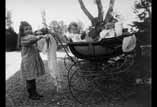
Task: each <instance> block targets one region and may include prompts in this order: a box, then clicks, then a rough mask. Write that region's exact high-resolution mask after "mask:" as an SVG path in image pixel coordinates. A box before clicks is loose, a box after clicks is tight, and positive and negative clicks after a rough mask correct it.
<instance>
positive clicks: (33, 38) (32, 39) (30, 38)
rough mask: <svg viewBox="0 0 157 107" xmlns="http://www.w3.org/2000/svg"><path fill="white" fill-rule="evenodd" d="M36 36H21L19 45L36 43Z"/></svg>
mask: <svg viewBox="0 0 157 107" xmlns="http://www.w3.org/2000/svg"><path fill="white" fill-rule="evenodd" d="M37 41H38V38H37V37H36V36H33V35H29V36H26V37H23V38H21V45H22V46H31V45H32V44H34V43H36V42H37Z"/></svg>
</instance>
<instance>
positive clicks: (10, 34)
mask: <svg viewBox="0 0 157 107" xmlns="http://www.w3.org/2000/svg"><path fill="white" fill-rule="evenodd" d="M6 15H7V16H6V19H5V21H6V29H5V38H6V51H14V50H17V38H18V35H17V33H16V32H15V31H14V29H13V27H12V23H13V22H12V19H11V18H12V16H11V11H9V10H7V14H6Z"/></svg>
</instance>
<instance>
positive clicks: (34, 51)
mask: <svg viewBox="0 0 157 107" xmlns="http://www.w3.org/2000/svg"><path fill="white" fill-rule="evenodd" d="M36 42H37V38H36V37H35V36H34V35H28V36H25V37H22V38H21V56H22V61H21V71H22V76H23V78H24V79H25V80H32V79H36V78H37V77H39V76H42V75H44V74H45V68H44V63H43V61H42V59H41V57H40V54H39V50H38V48H37V44H36Z"/></svg>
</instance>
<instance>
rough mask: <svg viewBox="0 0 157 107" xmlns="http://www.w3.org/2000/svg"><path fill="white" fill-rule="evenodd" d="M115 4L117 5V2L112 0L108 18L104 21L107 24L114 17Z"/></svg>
mask: <svg viewBox="0 0 157 107" xmlns="http://www.w3.org/2000/svg"><path fill="white" fill-rule="evenodd" d="M114 3H115V0H110V4H109V9H108V11H107V14H106V17H105V19H104V22H105V23H107V22H109V21H110V19H111V18H112V17H113V16H112V12H113V7H114Z"/></svg>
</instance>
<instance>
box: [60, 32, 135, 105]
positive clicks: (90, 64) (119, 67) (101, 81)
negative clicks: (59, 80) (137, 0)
mask: <svg viewBox="0 0 157 107" xmlns="http://www.w3.org/2000/svg"><path fill="white" fill-rule="evenodd" d="M132 35H133V34H129V33H126V34H123V35H122V36H119V37H113V38H107V39H103V40H101V41H97V42H69V43H67V44H66V45H67V46H68V49H67V48H65V46H63V43H62V42H60V43H61V45H62V46H63V47H64V50H65V52H66V56H65V57H64V64H65V67H66V70H67V71H68V73H67V74H68V75H67V77H68V87H69V90H70V93H71V95H72V96H73V97H74V98H75V99H76V101H78V102H79V103H97V102H99V101H102V100H106V99H120V98H122V96H125V97H126V96H127V95H126V94H125V95H122V93H121V92H124V90H125V91H126V87H125V86H123V85H124V84H125V82H124V81H125V80H123V78H124V79H126V78H127V77H125V75H129V71H130V70H129V68H131V66H132V65H133V64H134V58H135V55H136V54H135V49H134V50H132V51H131V52H127V53H124V52H123V51H122V41H123V38H124V37H127V36H132ZM121 75H123V78H122V77H121ZM122 86H123V87H122ZM124 87H125V88H124ZM122 90H123V91H122ZM120 91H121V92H120ZM123 94H124V93H123ZM127 94H128V95H129V94H130V92H128V93H127Z"/></svg>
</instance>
